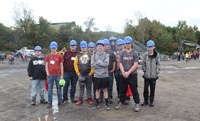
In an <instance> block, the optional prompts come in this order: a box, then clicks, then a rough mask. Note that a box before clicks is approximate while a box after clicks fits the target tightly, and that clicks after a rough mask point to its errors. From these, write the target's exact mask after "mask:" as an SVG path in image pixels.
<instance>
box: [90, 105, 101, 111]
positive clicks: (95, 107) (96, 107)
mask: <svg viewBox="0 0 200 121" xmlns="http://www.w3.org/2000/svg"><path fill="white" fill-rule="evenodd" d="M99 108H100V105H99V104H95V105H94V106H93V107H92V110H96V109H99Z"/></svg>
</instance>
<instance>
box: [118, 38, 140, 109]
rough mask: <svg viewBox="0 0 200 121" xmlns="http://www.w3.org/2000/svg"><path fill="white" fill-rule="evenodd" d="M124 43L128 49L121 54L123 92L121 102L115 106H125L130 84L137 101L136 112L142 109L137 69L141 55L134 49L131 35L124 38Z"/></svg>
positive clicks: (120, 66) (119, 107) (120, 65)
mask: <svg viewBox="0 0 200 121" xmlns="http://www.w3.org/2000/svg"><path fill="white" fill-rule="evenodd" d="M124 43H125V47H126V50H125V51H124V52H123V53H122V54H121V55H120V63H119V68H120V71H121V74H122V75H123V77H122V81H121V83H120V84H121V94H120V103H118V105H117V106H116V107H115V109H117V110H118V109H121V108H124V107H125V99H126V92H127V88H128V84H129V85H130V88H131V91H132V94H133V100H134V102H135V109H134V110H135V112H138V111H139V110H140V98H139V93H138V89H137V88H138V78H137V69H138V61H139V56H138V54H137V53H136V52H135V51H134V50H133V48H132V44H133V39H132V38H131V37H130V36H127V37H125V38H124Z"/></svg>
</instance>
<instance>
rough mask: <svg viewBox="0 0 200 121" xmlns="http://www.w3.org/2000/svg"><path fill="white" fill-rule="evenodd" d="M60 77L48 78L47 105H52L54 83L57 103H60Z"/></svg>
mask: <svg viewBox="0 0 200 121" xmlns="http://www.w3.org/2000/svg"><path fill="white" fill-rule="evenodd" d="M59 80H60V76H48V87H49V88H48V103H52V93H53V85H54V81H55V83H56V90H57V97H58V102H60V103H61V102H62V94H61V87H60V86H59Z"/></svg>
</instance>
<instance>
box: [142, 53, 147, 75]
mask: <svg viewBox="0 0 200 121" xmlns="http://www.w3.org/2000/svg"><path fill="white" fill-rule="evenodd" d="M146 56H147V55H146V54H144V55H143V58H142V70H143V72H146Z"/></svg>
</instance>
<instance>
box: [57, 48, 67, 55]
mask: <svg viewBox="0 0 200 121" xmlns="http://www.w3.org/2000/svg"><path fill="white" fill-rule="evenodd" d="M66 50H67V49H66V47H63V48H62V49H61V50H60V51H58V54H60V55H64V53H65V51H66Z"/></svg>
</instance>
